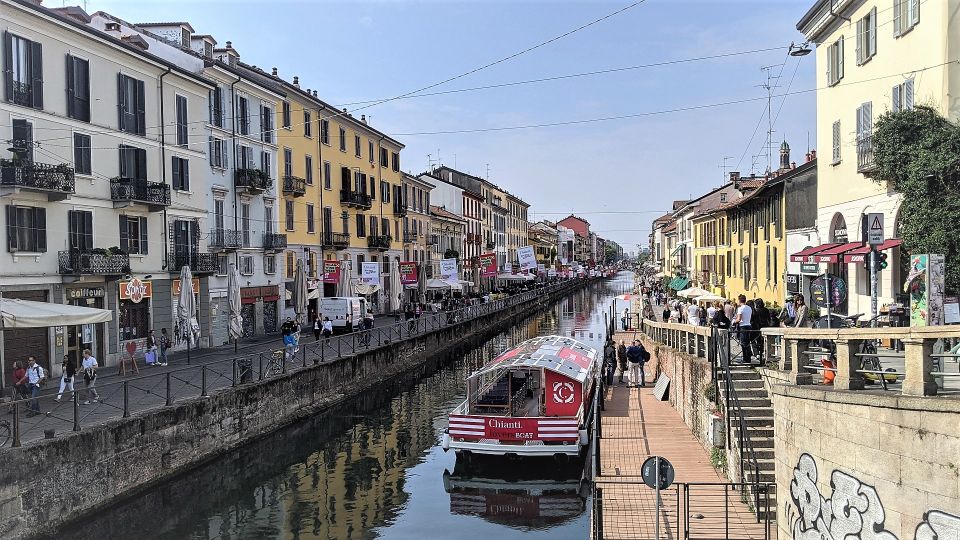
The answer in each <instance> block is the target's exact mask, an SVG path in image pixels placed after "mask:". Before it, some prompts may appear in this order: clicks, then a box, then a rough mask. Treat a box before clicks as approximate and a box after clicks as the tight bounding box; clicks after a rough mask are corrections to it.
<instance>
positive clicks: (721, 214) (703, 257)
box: [690, 208, 730, 296]
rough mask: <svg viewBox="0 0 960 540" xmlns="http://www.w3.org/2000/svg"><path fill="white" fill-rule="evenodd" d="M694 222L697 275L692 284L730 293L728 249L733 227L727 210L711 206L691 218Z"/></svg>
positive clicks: (694, 254)
mask: <svg viewBox="0 0 960 540" xmlns="http://www.w3.org/2000/svg"><path fill="white" fill-rule="evenodd" d="M691 222H692V223H693V267H694V271H693V275H692V276H691V277H692V279H691V282H690V283H691V285H694V286H697V287H700V288H702V289H706V290H708V291H710V292H712V293H714V294H717V295H720V296H726V288H725V282H726V267H727V266H726V265H727V252H728V247H729V244H730V231H729V229H728V227H727V212H726V210H724V209H722V208H715V209H712V210H708V211H706V212H704V213H702V214H696V215H694V216H693V217H692V218H691Z"/></svg>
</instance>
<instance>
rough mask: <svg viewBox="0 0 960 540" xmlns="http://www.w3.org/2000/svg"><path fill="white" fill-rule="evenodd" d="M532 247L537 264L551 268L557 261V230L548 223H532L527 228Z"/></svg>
mask: <svg viewBox="0 0 960 540" xmlns="http://www.w3.org/2000/svg"><path fill="white" fill-rule="evenodd" d="M527 231H528V234H529V237H530V245H531V246H533V251H534V253H535V254H536V256H537V264H542V265H544V266H546V267H548V268H549V267H550V266H552V265H553V264H554V262H556V259H557V242H558V241H559V237H558V234H557V228H556V227H555V226H554V225H553V224H551V223H549V222H547V221H541V222H539V223H530V224H528V226H527Z"/></svg>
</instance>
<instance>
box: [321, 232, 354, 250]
mask: <svg viewBox="0 0 960 540" xmlns="http://www.w3.org/2000/svg"><path fill="white" fill-rule="evenodd" d="M323 247H332V248H334V249H344V248H348V247H350V234H349V233H330V232H328V233H325V234H324V235H323Z"/></svg>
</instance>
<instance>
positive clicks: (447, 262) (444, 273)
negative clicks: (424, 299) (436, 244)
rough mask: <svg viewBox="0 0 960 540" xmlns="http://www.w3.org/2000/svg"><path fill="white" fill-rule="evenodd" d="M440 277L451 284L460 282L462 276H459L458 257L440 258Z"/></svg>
mask: <svg viewBox="0 0 960 540" xmlns="http://www.w3.org/2000/svg"><path fill="white" fill-rule="evenodd" d="M440 279H442V280H443V281H446V282H447V283H449V284H451V285H459V284H460V278H458V277H457V260H456V259H440Z"/></svg>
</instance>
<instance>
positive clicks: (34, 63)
mask: <svg viewBox="0 0 960 540" xmlns="http://www.w3.org/2000/svg"><path fill="white" fill-rule="evenodd" d="M30 46H31V51H30V52H31V55H30V68H31V75H33V80H32V81H30V84H32V85H33V89H32V92H31V94H32V95H33V106H34V107H36V108H38V109H42V108H43V47H42V46H41V45H40V43H39V42H37V41H33V42H31V43H30Z"/></svg>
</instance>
